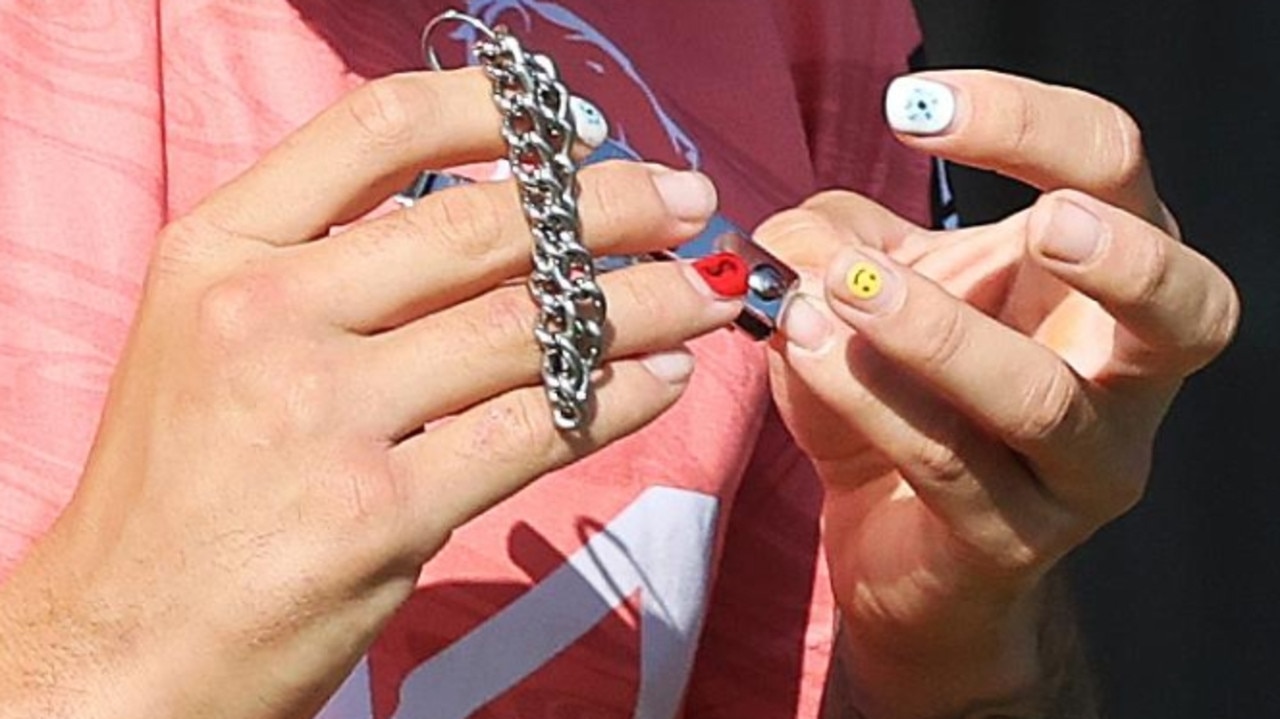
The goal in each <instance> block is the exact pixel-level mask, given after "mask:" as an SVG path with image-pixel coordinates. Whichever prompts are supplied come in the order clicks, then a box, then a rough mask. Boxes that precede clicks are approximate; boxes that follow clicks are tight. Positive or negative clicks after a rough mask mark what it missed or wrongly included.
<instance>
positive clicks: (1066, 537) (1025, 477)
mask: <svg viewBox="0 0 1280 719" xmlns="http://www.w3.org/2000/svg"><path fill="white" fill-rule="evenodd" d="M927 76H928V77H930V78H931V79H933V80H935V81H938V82H942V83H944V84H946V85H948V86H950V87H951V88H953V89H954V90H955V92H956V94H957V101H958V106H959V110H958V113H957V117H956V119H955V121H954V122H953V123H952V125H951V126H950V127H949V128H948V130H947V131H945V132H944V133H942V134H940V135H937V136H932V137H911V136H902V137H900V138H899V139H900V140H901V141H902V142H904V143H906V144H908V145H911V146H912V147H916V148H919V149H920V150H922V151H925V152H928V153H931V154H934V155H938V156H941V157H944V158H947V159H949V160H953V161H956V162H959V163H964V164H969V165H975V166H978V167H982V168H986V169H991V170H994V171H997V172H1000V173H1002V174H1005V175H1008V176H1011V177H1014V178H1017V179H1019V180H1022V181H1024V182H1027V183H1028V184H1031V185H1033V186H1035V187H1037V188H1039V189H1041V190H1043V191H1044V194H1043V195H1042V196H1041V198H1040V199H1039V200H1038V201H1037V202H1036V203H1035V205H1034V206H1033V207H1031V208H1029V209H1027V210H1025V211H1023V212H1019V213H1017V214H1015V215H1013V216H1011V217H1009V218H1007V219H1006V220H1004V221H1002V222H999V223H996V224H993V225H989V226H982V227H973V228H968V229H965V230H960V231H955V232H930V231H926V230H924V229H922V228H920V227H916V226H914V225H912V224H911V223H909V222H907V221H906V220H903V219H901V218H899V217H896V216H894V215H893V214H892V213H890V212H889V211H888V210H886V209H884V208H882V207H880V206H878V205H875V204H874V203H873V202H871V201H870V200H868V199H866V198H863V197H858V196H856V195H852V194H849V193H841V192H835V193H827V194H823V195H819V196H817V197H815V198H813V199H811V200H810V201H808V202H807V203H805V205H804V206H803V207H801V208H799V209H796V210H793V211H789V212H786V213H783V214H781V215H778V216H776V217H775V218H773V219H772V220H770V221H769V222H767V223H766V224H765V225H764V226H763V227H761V228H760V229H759V231H758V232H757V234H756V237H757V239H758V240H759V241H760V242H761V243H762V244H764V245H766V246H768V247H770V248H771V249H772V250H773V251H774V252H776V253H777V254H778V255H779V256H780V257H782V258H783V259H784V260H786V261H788V262H790V263H792V264H793V265H794V266H797V267H800V268H803V269H804V270H805V271H806V272H807V277H806V280H805V291H806V294H807V297H805V298H804V299H803V300H802V301H803V302H804V303H805V305H804V307H802V308H793V309H791V310H789V311H788V316H787V317H786V318H784V329H785V331H786V333H787V335H788V337H787V339H786V341H779V343H778V345H777V347H776V349H777V352H776V353H775V354H774V357H773V363H772V369H773V378H774V387H775V395H776V397H777V400H778V403H779V405H780V408H781V410H782V413H783V415H784V417H785V419H786V420H787V422H788V425H789V426H790V428H791V430H792V431H793V433H794V434H795V436H796V438H797V441H798V442H799V443H800V445H801V447H803V448H804V450H805V451H806V452H807V453H808V454H809V455H810V456H811V457H812V458H813V459H814V461H815V464H816V466H817V468H818V470H819V473H820V475H821V477H822V479H823V481H824V483H825V485H826V489H827V494H826V502H825V507H824V530H825V531H824V536H825V544H826V552H827V559H828V562H829V564H830V566H831V573H832V580H833V583H834V589H835V593H836V596H837V600H838V603H839V606H840V609H841V612H842V616H843V619H844V625H843V629H844V634H845V638H846V640H847V641H845V642H843V645H842V647H841V651H840V662H839V665H840V668H841V671H843V672H844V673H845V676H844V677H842V678H841V679H842V680H844V681H842V683H843V684H844V686H845V688H846V689H847V699H848V702H847V704H846V705H845V706H844V707H840V708H839V709H837V710H833V711H832V712H831V713H833V714H836V715H841V714H843V715H862V716H868V717H876V718H877V719H879V718H889V717H892V718H894V719H897V718H900V717H901V718H907V717H953V716H956V717H958V716H966V717H968V716H1043V715H1044V714H1045V713H1046V712H1047V711H1048V710H1049V708H1050V707H1051V706H1052V705H1053V704H1054V703H1055V701H1058V699H1059V698H1058V697H1056V696H1055V693H1056V692H1059V691H1061V690H1062V687H1063V686H1065V685H1066V684H1069V682H1068V681H1066V680H1064V678H1063V677H1062V676H1060V675H1061V673H1062V672H1063V671H1065V667H1066V666H1067V665H1068V664H1069V663H1070V661H1071V658H1070V657H1067V656H1063V649H1062V647H1060V646H1049V645H1050V644H1053V643H1054V642H1053V641H1051V637H1052V634H1053V633H1052V632H1048V631H1045V629H1046V627H1048V626H1050V625H1052V624H1053V623H1054V616H1053V615H1054V613H1055V612H1058V611H1061V609H1062V608H1061V607H1056V606H1054V605H1053V601H1052V600H1051V599H1049V597H1050V596H1051V595H1052V594H1054V593H1053V592H1051V591H1050V590H1049V584H1050V582H1051V579H1050V577H1051V570H1052V569H1053V568H1054V566H1055V565H1056V564H1057V563H1058V562H1059V561H1060V560H1061V559H1062V558H1063V556H1065V555H1066V554H1067V553H1068V552H1070V551H1071V549H1073V548H1074V547H1076V546H1078V545H1080V544H1081V543H1082V542H1084V541H1085V540H1086V539H1087V538H1088V537H1089V536H1090V535H1091V534H1092V533H1093V532H1094V531H1096V530H1097V529H1098V528H1099V527H1101V526H1102V525H1103V524H1105V523H1107V522H1109V521H1111V520H1112V519H1114V518H1116V517H1118V516H1120V515H1121V514H1123V513H1124V512H1125V511H1127V510H1128V509H1129V508H1130V507H1132V506H1133V505H1134V504H1135V503H1136V502H1137V501H1138V500H1139V499H1140V497H1141V496H1142V494H1143V491H1144V488H1145V486H1146V483H1147V480H1148V474H1149V470H1150V456H1151V450H1152V444H1153V439H1154V436H1155V433H1156V430H1157V428H1158V426H1159V424H1160V421H1161V419H1162V417H1163V416H1164V414H1165V412H1166V410H1167V408H1168V406H1169V404H1170V402H1171V401H1172V399H1173V397H1174V394H1175V393H1176V392H1177V389H1178V387H1179V386H1180V384H1181V382H1182V381H1183V379H1184V378H1185V377H1186V376H1187V375H1189V374H1191V373H1192V372H1194V371H1196V370H1197V369H1199V368H1201V367H1202V366H1204V365H1205V364H1206V363H1207V362H1208V361H1210V360H1211V359H1212V358H1213V357H1214V356H1215V355H1217V354H1218V353H1219V352H1220V351H1221V350H1222V349H1223V347H1224V346H1225V345H1226V344H1227V343H1228V341H1229V340H1230V338H1231V336H1232V334H1233V333H1234V331H1235V328H1236V324H1237V319H1238V315H1239V301H1238V298H1237V295H1236V292H1235V290H1234V288H1233V287H1232V285H1231V283H1230V281H1229V280H1228V279H1227V277H1226V276H1225V275H1224V274H1223V273H1222V272H1221V271H1220V270H1219V269H1218V268H1217V267H1215V266H1214V265H1213V264H1212V263H1211V262H1210V261H1209V260H1207V259H1205V258H1204V257H1203V256H1202V255H1200V254H1199V253H1197V252H1196V251H1195V250H1193V249H1191V248H1189V247H1187V246H1186V245H1184V244H1181V242H1180V241H1179V239H1178V238H1179V233H1178V229H1177V226H1176V223H1175V222H1174V220H1173V218H1172V215H1171V214H1170V213H1169V212H1168V211H1167V209H1166V208H1165V206H1164V204H1163V203H1162V202H1161V201H1160V199H1159V197H1158V195H1157V194H1156V192H1155V188H1154V184H1153V182H1152V180H1151V173H1150V171H1149V168H1148V166H1147V163H1146V159H1145V156H1144V153H1143V151H1142V143H1141V140H1140V137H1139V134H1138V131H1137V127H1136V125H1135V124H1134V122H1133V120H1132V119H1130V118H1129V117H1128V115H1126V114H1125V113H1124V112H1123V111H1122V110H1121V109H1120V108H1118V107H1116V106H1115V105H1113V104H1111V103H1109V102H1107V101H1104V100H1102V99H1100V98H1097V97H1094V96H1091V95H1088V94H1085V93H1082V92H1079V91H1076V90H1069V89H1065V88H1059V87H1050V86H1046V85H1042V84H1038V83H1034V82H1031V81H1028V80H1023V79H1019V78H1014V77H1009V76H1004V75H998V74H994V73H986V72H938V73H929V74H928V75H927ZM1070 237H1077V238H1083V239H1081V240H1078V241H1077V243H1076V246H1077V247H1083V246H1084V245H1083V244H1082V243H1083V242H1084V240H1087V239H1090V238H1092V239H1094V240H1096V246H1095V247H1094V249H1093V250H1092V251H1091V252H1088V253H1085V256H1083V257H1080V258H1079V261H1064V257H1065V255H1064V254H1063V251H1062V250H1061V249H1060V248H1059V249H1054V247H1053V244H1054V241H1055V239H1056V240H1059V241H1060V240H1062V239H1063V238H1070ZM1077 254H1079V253H1077ZM856 266H862V267H864V268H865V267H870V268H873V269H874V270H876V271H877V272H879V273H880V274H881V275H882V282H881V289H880V290H879V292H878V294H875V293H874V292H873V293H868V292H862V293H861V294H863V295H866V294H875V296H874V298H872V299H870V300H867V299H860V298H859V297H858V296H857V294H859V293H857V292H854V291H851V290H850V288H849V286H848V283H847V277H848V273H849V270H850V268H851V267H856ZM922 677H927V678H928V681H922V680H921V678H922Z"/></svg>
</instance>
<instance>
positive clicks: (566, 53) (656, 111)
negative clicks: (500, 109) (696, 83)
mask: <svg viewBox="0 0 1280 719" xmlns="http://www.w3.org/2000/svg"><path fill="white" fill-rule="evenodd" d="M467 13H469V14H470V15H473V16H475V17H477V18H479V19H480V20H482V21H483V22H484V23H485V24H486V25H488V26H489V27H496V26H498V25H499V24H506V25H507V27H508V28H510V29H511V31H512V32H513V33H514V34H515V35H516V36H518V37H521V38H526V37H527V38H536V42H533V43H531V44H530V49H532V50H534V51H537V52H542V53H546V54H548V55H550V56H551V57H552V58H553V59H554V60H555V61H556V64H557V65H558V66H559V68H560V76H561V77H564V78H567V79H570V80H571V81H572V84H571V85H570V90H572V91H574V92H576V93H579V94H581V95H583V96H584V97H586V98H587V99H589V100H590V99H592V98H593V94H592V93H591V91H590V90H591V86H592V85H593V84H595V83H597V82H601V83H607V84H608V85H610V90H609V107H608V108H605V115H606V116H607V117H608V119H609V123H610V125H611V127H610V132H611V136H612V139H614V140H616V141H618V142H619V143H621V144H622V145H623V146H624V147H626V148H627V149H628V150H632V151H634V150H635V149H636V148H634V147H632V146H631V144H630V143H629V142H628V133H627V127H628V126H631V127H635V126H636V125H638V124H642V123H655V124H656V125H657V126H658V127H660V128H661V129H662V131H663V133H665V135H666V137H667V140H668V142H669V143H670V151H671V152H673V153H674V154H675V155H676V156H678V157H679V158H681V159H682V160H683V163H682V164H687V166H688V167H689V168H690V169H699V168H700V167H701V166H702V154H701V152H700V151H699V150H698V147H697V145H696V144H694V142H693V139H692V138H691V137H690V136H689V134H688V133H687V132H685V130H684V129H683V128H682V127H680V125H679V124H677V123H676V121H675V120H674V119H673V118H672V117H671V114H670V113H669V112H668V111H667V109H666V108H664V107H663V105H662V102H661V101H660V100H659V99H658V96H657V95H656V94H655V93H654V91H653V88H651V87H650V86H649V84H648V83H647V82H645V80H644V78H643V77H641V75H640V72H639V70H637V69H636V66H635V63H633V62H632V61H631V58H630V57H628V56H627V54H626V53H625V52H623V51H622V49H621V48H620V47H618V46H617V45H616V44H615V43H614V42H613V41H611V40H610V39H609V38H608V37H606V36H605V35H604V33H602V32H600V31H599V30H598V29H596V28H595V27H594V26H592V25H591V24H590V23H589V22H587V21H586V20H584V19H583V18H582V17H581V16H580V15H578V14H577V13H575V12H574V11H573V10H570V9H569V8H567V7H565V6H564V5H561V4H559V3H555V2H548V1H547V0H468V2H467ZM548 26H550V27H548ZM449 38H451V39H453V40H456V41H458V42H459V43H461V44H462V45H463V47H464V48H469V47H470V46H471V44H472V43H474V42H475V41H476V30H475V28H473V27H470V26H469V25H461V26H459V27H458V29H457V30H456V31H454V32H452V33H450V34H449ZM461 52H462V51H459V53H458V54H461ZM468 61H469V62H471V63H474V62H475V59H474V58H471V57H470V54H469V53H468ZM620 90H621V91H620ZM653 159H661V158H653Z"/></svg>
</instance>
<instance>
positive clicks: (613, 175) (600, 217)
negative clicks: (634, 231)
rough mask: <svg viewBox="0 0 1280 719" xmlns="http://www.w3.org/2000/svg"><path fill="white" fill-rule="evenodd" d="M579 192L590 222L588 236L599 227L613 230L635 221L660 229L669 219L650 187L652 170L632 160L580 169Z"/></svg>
mask: <svg viewBox="0 0 1280 719" xmlns="http://www.w3.org/2000/svg"><path fill="white" fill-rule="evenodd" d="M582 194H583V197H584V200H585V206H584V208H590V212H589V213H588V216H589V217H591V219H592V226H591V227H589V228H587V230H588V233H589V234H590V235H592V236H597V235H599V234H600V233H601V232H602V231H605V232H611V233H617V232H618V231H619V230H620V229H622V228H629V227H630V226H632V225H635V224H639V225H643V226H644V227H645V229H661V227H660V226H662V225H665V224H666V222H667V221H668V220H670V219H671V215H670V212H669V211H668V210H667V208H666V206H665V204H664V203H663V202H662V198H661V197H660V196H659V194H658V191H657V189H656V188H655V187H654V184H653V173H652V171H650V170H649V169H648V168H647V167H645V166H643V165H639V164H637V163H634V162H609V163H606V164H604V165H602V166H600V167H599V168H598V170H596V171H595V172H590V173H584V175H583V179H582ZM655 226H658V227H655ZM597 239H598V238H597Z"/></svg>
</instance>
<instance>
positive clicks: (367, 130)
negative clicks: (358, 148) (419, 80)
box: [344, 75, 434, 148]
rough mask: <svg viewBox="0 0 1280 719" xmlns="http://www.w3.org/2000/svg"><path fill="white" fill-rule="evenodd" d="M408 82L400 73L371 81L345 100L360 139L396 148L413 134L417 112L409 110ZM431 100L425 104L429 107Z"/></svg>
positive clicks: (378, 145) (407, 140) (419, 119)
mask: <svg viewBox="0 0 1280 719" xmlns="http://www.w3.org/2000/svg"><path fill="white" fill-rule="evenodd" d="M408 92H409V87H408V81H407V79H406V78H405V77H403V76H397V75H392V76H390V77H385V78H381V79H378V80H374V81H372V82H370V83H367V84H365V85H364V86H362V87H360V88H359V89H357V90H356V91H354V92H352V93H351V94H350V95H349V96H348V97H347V100H346V102H345V103H344V107H345V109H346V110H347V112H348V113H350V115H351V119H352V120H353V121H354V122H355V124H356V127H357V128H359V131H360V133H361V134H362V135H363V138H364V139H365V140H366V141H367V142H369V143H370V144H372V145H373V146H375V147H380V148H399V147H402V146H404V145H405V144H407V143H408V142H409V141H410V140H411V139H412V137H413V133H414V125H415V122H420V121H421V118H420V117H416V115H420V113H415V112H412V111H410V107H411V105H413V104H414V103H411V102H410V100H409V97H408ZM433 104H434V103H424V106H425V107H431V106H432V105H433Z"/></svg>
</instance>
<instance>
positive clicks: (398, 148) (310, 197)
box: [195, 68, 503, 244]
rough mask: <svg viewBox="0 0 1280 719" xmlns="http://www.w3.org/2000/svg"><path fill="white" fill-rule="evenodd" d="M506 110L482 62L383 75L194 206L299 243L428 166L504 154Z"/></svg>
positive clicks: (221, 223) (249, 230)
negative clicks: (502, 112) (502, 113)
mask: <svg viewBox="0 0 1280 719" xmlns="http://www.w3.org/2000/svg"><path fill="white" fill-rule="evenodd" d="M502 148H503V146H502V139H501V135H500V133H499V116H498V112H497V110H496V109H495V108H494V105H493V100H492V99H491V98H490V89H489V82H488V81H487V80H486V79H485V77H484V73H483V71H482V70H480V69H478V68H471V69H466V70H456V71H451V72H415V73H404V74H400V75H392V76H389V77H385V78H381V79H378V80H374V81H372V82H370V83H368V84H366V85H364V86H362V87H360V88H359V89H357V90H355V91H354V92H352V93H350V94H348V95H347V96H346V97H344V98H342V99H341V100H340V101H338V102H337V103H336V104H335V105H333V106H331V107H329V108H328V109H327V110H325V111H323V112H321V113H320V114H319V115H318V116H317V117H316V118H315V119H313V120H311V121H310V122H309V123H307V124H306V125H305V126H303V127H302V128H301V129H299V130H297V131H296V132H294V133H293V134H292V135H291V136H289V137H288V138H287V139H285V140H284V142H282V143H281V144H280V145H279V146H277V147H276V148H275V149H273V150H272V151H271V152H269V153H268V154H267V155H266V156H265V157H263V158H262V159H261V160H259V161H258V163H257V164H255V165H254V166H253V167H251V168H250V169H249V170H248V171H246V172H245V173H244V174H243V175H241V176H240V177H238V178H236V179H235V180H233V181H231V182H230V183H228V184H227V185H225V186H224V187H223V188H222V189H220V190H218V191H217V192H216V193H214V194H213V195H212V196H210V197H209V198H208V199H207V200H206V201H205V202H203V203H202V204H201V205H200V207H199V208H197V210H196V211H195V214H196V215H198V216H201V217H203V218H204V219H206V220H208V221H210V222H212V223H214V224H215V225H217V226H218V227H221V228H223V229H225V230H229V231H231V232H234V233H236V234H239V235H242V236H246V237H252V238H257V239H261V240H264V241H266V242H270V243H272V244H292V243H297V242H304V241H307V240H310V239H312V238H314V237H317V236H320V235H323V234H325V233H326V232H327V231H328V230H329V228H330V227H332V226H334V225H338V224H342V223H345V222H348V221H350V220H352V219H354V218H356V217H359V216H361V215H363V214H364V213H366V212H368V211H369V210H371V209H373V208H374V207H376V206H377V205H378V204H379V203H381V202H382V201H384V200H386V199H387V198H388V197H390V196H391V195H392V194H393V193H394V192H396V191H397V190H398V189H400V188H401V187H403V186H404V185H406V184H407V183H408V182H409V180H410V179H412V177H413V176H414V175H415V174H416V173H417V172H419V171H420V170H421V169H423V168H425V167H434V168H445V167H452V166H455V165H460V164H464V163H467V162H478V161H482V160H492V159H496V158H497V157H498V156H499V155H500V154H501V152H502Z"/></svg>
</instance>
